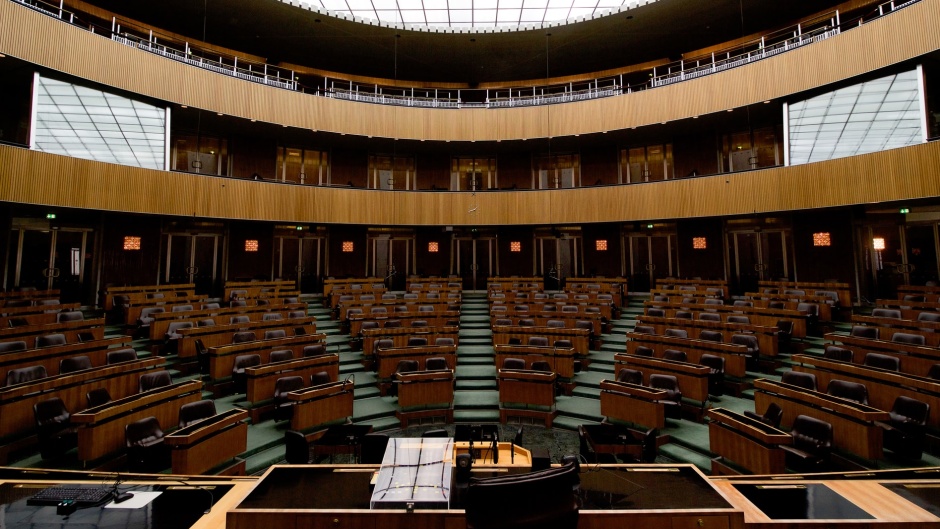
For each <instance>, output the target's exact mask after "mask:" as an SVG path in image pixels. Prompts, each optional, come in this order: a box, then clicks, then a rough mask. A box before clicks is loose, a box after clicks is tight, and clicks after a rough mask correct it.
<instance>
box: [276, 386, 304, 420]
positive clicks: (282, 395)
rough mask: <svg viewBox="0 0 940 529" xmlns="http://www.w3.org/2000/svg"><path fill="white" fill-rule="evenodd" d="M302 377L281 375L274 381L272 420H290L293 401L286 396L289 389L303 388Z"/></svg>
mask: <svg viewBox="0 0 940 529" xmlns="http://www.w3.org/2000/svg"><path fill="white" fill-rule="evenodd" d="M303 387H304V378H303V377H299V376H290V377H281V378H279V379H277V381H276V382H275V383H274V420H275V421H287V420H290V418H291V415H292V414H293V411H294V402H293V401H291V400H289V399H288V398H287V394H288V393H290V392H291V391H296V390H298V389H303Z"/></svg>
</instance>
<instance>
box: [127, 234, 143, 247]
mask: <svg viewBox="0 0 940 529" xmlns="http://www.w3.org/2000/svg"><path fill="white" fill-rule="evenodd" d="M124 249H125V250H128V251H132V250H140V237H134V236H132V235H127V236H125V237H124Z"/></svg>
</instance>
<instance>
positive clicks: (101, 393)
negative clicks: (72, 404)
mask: <svg viewBox="0 0 940 529" xmlns="http://www.w3.org/2000/svg"><path fill="white" fill-rule="evenodd" d="M85 401H86V402H87V403H88V407H89V408H94V407H95V406H101V405H102V404H107V403H109V402H111V394H110V393H108V388H96V389H93V390H91V391H89V392H88V393H85Z"/></svg>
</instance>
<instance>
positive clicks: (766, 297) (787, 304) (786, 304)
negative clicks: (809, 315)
mask: <svg viewBox="0 0 940 529" xmlns="http://www.w3.org/2000/svg"><path fill="white" fill-rule="evenodd" d="M745 295H746V296H756V297H751V299H749V300H748V301H750V302H751V303H752V304H753V305H754V306H755V307H759V308H762V309H769V308H770V304H771V303H774V302H776V303H783V308H785V309H787V310H798V309H797V307H799V306H800V303H810V304H813V305H816V307H817V309H818V310H819V321H832V305H830V304H829V303H827V301H832V300H831V299H830V298H828V297H824V296H794V295H784V294H758V293H756V292H748V293H747V294H745Z"/></svg>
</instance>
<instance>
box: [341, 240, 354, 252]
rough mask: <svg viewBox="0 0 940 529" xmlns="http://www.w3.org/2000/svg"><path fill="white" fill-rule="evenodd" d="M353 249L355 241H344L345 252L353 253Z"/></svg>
mask: <svg viewBox="0 0 940 529" xmlns="http://www.w3.org/2000/svg"><path fill="white" fill-rule="evenodd" d="M352 251H353V242H352V241H343V253H352Z"/></svg>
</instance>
